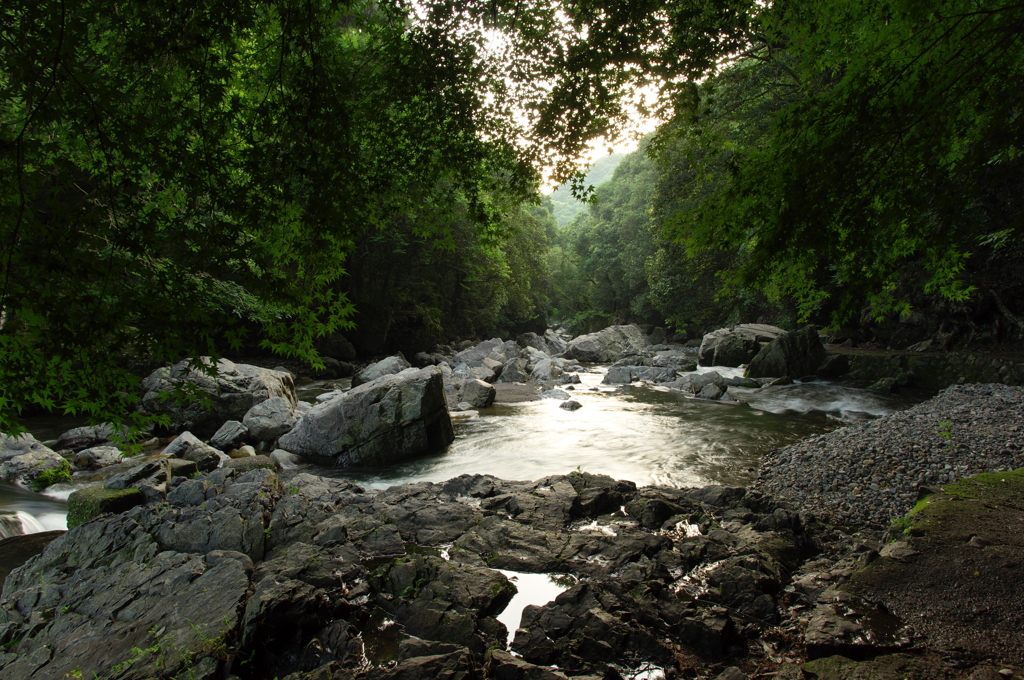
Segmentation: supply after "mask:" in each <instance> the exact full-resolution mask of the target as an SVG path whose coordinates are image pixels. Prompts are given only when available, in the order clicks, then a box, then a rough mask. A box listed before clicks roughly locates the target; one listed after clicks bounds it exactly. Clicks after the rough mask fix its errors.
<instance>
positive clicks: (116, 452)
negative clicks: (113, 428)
mask: <svg viewBox="0 0 1024 680" xmlns="http://www.w3.org/2000/svg"><path fill="white" fill-rule="evenodd" d="M123 462H125V461H124V457H123V455H122V454H121V449H119V448H117V447H116V446H94V447H92V448H89V449H82V450H81V451H79V452H78V455H77V456H76V457H75V467H77V468H80V469H83V470H85V469H88V470H95V469H98V468H103V467H107V466H108V465H117V464H119V463H123ZM83 463H84V464H83Z"/></svg>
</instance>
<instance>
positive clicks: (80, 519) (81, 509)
mask: <svg viewBox="0 0 1024 680" xmlns="http://www.w3.org/2000/svg"><path fill="white" fill-rule="evenodd" d="M145 500H146V499H145V497H144V496H143V495H142V492H141V491H139V490H138V489H132V488H127V489H107V488H105V487H102V486H89V487H86V488H84V489H79V490H78V491H75V492H74V493H72V494H71V495H70V496H69V497H68V529H74V528H75V527H77V526H78V525H80V524H85V523H86V522H88V521H89V520H91V519H93V518H95V517H99V516H100V515H102V514H105V513H108V512H114V513H117V512H124V511H125V510H129V509H131V508H134V507H135V506H136V505H141V504H142V503H144V502H145Z"/></svg>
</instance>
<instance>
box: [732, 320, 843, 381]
mask: <svg viewBox="0 0 1024 680" xmlns="http://www.w3.org/2000/svg"><path fill="white" fill-rule="evenodd" d="M824 359H825V348H824V347H823V346H822V344H821V340H820V339H819V338H818V332H817V331H816V330H815V329H814V327H813V326H806V327H804V328H802V329H800V330H798V331H793V332H792V333H784V334H782V335H780V336H779V337H778V338H776V339H775V340H772V341H771V342H770V343H769V344H768V345H766V346H765V347H762V348H761V351H760V352H758V353H757V356H755V357H754V358H753V359H752V360H751V361H750V367H749V368H747V376H748V377H751V378H777V377H780V376H790V377H795V378H799V377H802V376H805V375H813V374H814V372H815V371H816V370H817V369H818V367H819V366H820V365H821V362H822V361H824Z"/></svg>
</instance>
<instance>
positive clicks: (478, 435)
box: [311, 367, 912, 488]
mask: <svg viewBox="0 0 1024 680" xmlns="http://www.w3.org/2000/svg"><path fill="white" fill-rule="evenodd" d="M710 370H716V371H718V372H719V373H720V374H722V375H723V377H727V378H728V377H735V376H739V375H742V372H743V371H742V369H736V368H721V367H713V368H702V369H700V372H702V373H706V372H708V371H710ZM604 373H605V370H604V369H597V370H595V371H594V372H592V373H582V374H580V377H581V379H582V381H583V383H582V384H581V385H577V386H576V388H577V389H576V390H575V391H572V392H570V395H571V398H572V399H575V400H577V401H579V402H580V403H581V404H582V405H583V407H582V408H580V409H579V410H577V411H566V410H563V409H560V408H559V407H558V405H559V403H560V402H559V401H557V400H554V399H544V400H540V401H532V402H523V403H518V404H497V405H495V406H493V407H491V408H489V409H482V410H481V411H480V415H479V417H476V418H469V419H465V420H462V419H459V420H457V421H456V422H455V442H454V443H452V445H451V446H450V447H448V449H447V451H445V452H443V453H440V454H436V455H432V456H427V457H424V458H420V459H417V460H414V461H410V462H407V463H402V464H399V465H395V466H392V467H390V468H388V469H386V470H374V471H362V472H356V471H339V470H331V469H325V468H320V467H315V466H314V469H313V470H311V471H313V472H315V473H317V474H326V475H330V476H343V477H347V478H351V479H355V480H358V481H359V483H360V484H363V485H365V486H368V487H371V488H385V487H388V486H391V485H394V484H402V483H406V482H412V481H421V480H424V481H433V482H441V481H445V480H448V479H451V478H452V477H456V476H458V475H461V474H492V475H495V476H497V477H500V478H503V479H523V480H533V479H539V478H541V477H545V476H548V475H556V474H567V473H569V472H572V471H573V470H577V469H580V470H584V471H586V472H592V473H600V474H606V475H610V476H611V477H614V478H616V479H628V480H631V481H633V482H636V483H637V484H639V485H648V484H656V485H667V486H701V485H705V484H727V485H746V484H748V483H750V482H751V481H752V480H753V479H754V477H755V476H756V470H757V465H758V461H759V460H760V458H761V456H762V455H763V454H765V453H766V452H767V451H769V450H770V449H771V448H773V447H778V446H784V445H786V444H789V443H791V442H794V441H796V440H798V439H801V438H803V437H806V436H809V435H812V434H817V433H819V432H824V431H827V430H831V429H834V428H836V427H838V426H841V425H842V423H843V422H852V421H856V420H859V419H861V418H864V417H874V416H878V415H883V414H885V413H889V412H892V411H894V410H898V409H900V408H905V407H907V406H909V405H910V404H911V403H912V402H908V401H906V400H903V401H900V400H898V399H896V398H895V397H892V396H890V395H882V394H878V393H875V392H869V391H867V390H862V389H856V388H851V387H843V386H839V385H835V384H831V383H824V382H822V383H800V384H794V385H786V386H778V387H768V388H762V389H760V390H756V389H743V388H735V387H733V388H730V389H729V394H730V395H732V396H734V397H735V398H736V399H739V400H740V401H743V402H747V403H748V404H749V406H748V405H744V404H736V403H719V402H712V401H705V400H699V399H692V398H688V397H686V396H684V395H682V394H681V393H680V392H677V391H674V390H669V389H667V388H663V387H648V386H643V385H639V384H634V385H631V386H625V387H613V386H609V385H601V380H602V378H603V376H604Z"/></svg>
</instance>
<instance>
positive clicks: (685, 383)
mask: <svg viewBox="0 0 1024 680" xmlns="http://www.w3.org/2000/svg"><path fill="white" fill-rule="evenodd" d="M667 386H668V387H671V388H672V389H675V390H680V391H682V392H685V393H687V394H692V395H694V396H699V397H701V398H703V399H719V398H721V396H722V395H723V394H725V392H726V390H728V389H729V385H728V383H727V382H726V380H725V378H723V377H722V376H721V375H720V374H719V373H718V372H716V371H708V372H707V373H689V374H687V375H684V376H682V377H681V378H677V379H676V380H675V381H673V382H671V383H669V384H668V385H667Z"/></svg>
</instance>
